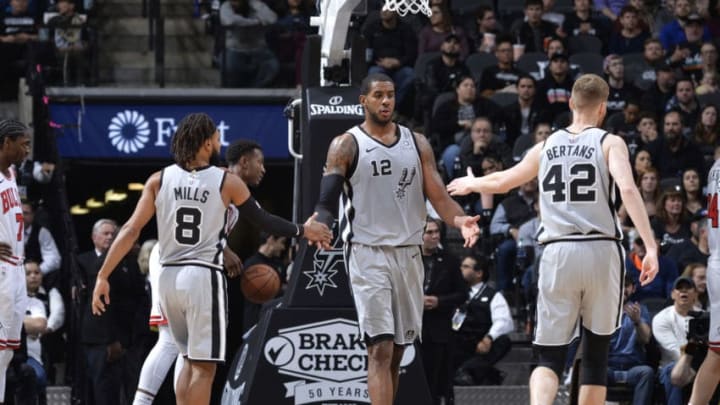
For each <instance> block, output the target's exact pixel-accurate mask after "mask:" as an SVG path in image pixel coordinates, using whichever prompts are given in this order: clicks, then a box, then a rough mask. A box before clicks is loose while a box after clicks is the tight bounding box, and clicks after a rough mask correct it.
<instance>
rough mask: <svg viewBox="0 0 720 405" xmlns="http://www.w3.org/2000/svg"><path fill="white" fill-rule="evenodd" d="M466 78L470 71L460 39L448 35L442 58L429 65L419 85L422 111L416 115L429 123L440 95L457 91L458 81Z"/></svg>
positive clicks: (442, 49)
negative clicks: (462, 51)
mask: <svg viewBox="0 0 720 405" xmlns="http://www.w3.org/2000/svg"><path fill="white" fill-rule="evenodd" d="M465 76H470V70H469V69H468V68H467V66H466V65H465V63H463V61H462V59H461V55H460V38H459V37H458V36H457V35H455V34H448V35H447V37H445V41H443V43H442V45H441V46H440V57H439V58H435V59H433V60H432V61H430V62H429V63H428V66H427V69H425V77H424V78H422V79H423V80H419V81H418V83H417V84H418V87H417V90H418V91H417V94H416V97H417V99H418V103H417V106H418V107H419V109H420V110H419V111H416V114H422V117H423V121H425V120H426V119H427V121H425V122H429V120H430V113H431V111H432V106H433V102H434V101H435V98H436V97H437V96H438V94H441V93H444V92H448V91H455V86H456V84H457V82H458V80H460V78H461V77H465ZM416 116H417V115H416Z"/></svg>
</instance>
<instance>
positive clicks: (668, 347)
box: [652, 277, 702, 405]
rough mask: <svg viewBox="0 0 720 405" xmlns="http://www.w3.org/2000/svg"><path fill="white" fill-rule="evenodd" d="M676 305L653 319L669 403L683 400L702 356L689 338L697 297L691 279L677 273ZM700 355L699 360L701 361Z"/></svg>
mask: <svg viewBox="0 0 720 405" xmlns="http://www.w3.org/2000/svg"><path fill="white" fill-rule="evenodd" d="M672 299H673V301H674V302H673V305H672V306H669V307H667V308H665V309H663V310H662V311H660V312H658V314H657V315H655V318H653V321H652V333H653V336H655V339H656V340H657V342H658V345H659V346H660V352H661V359H660V375H659V379H660V383H661V384H662V385H663V387H664V388H665V398H666V404H667V405H682V404H684V403H685V402H684V398H683V388H684V387H685V386H687V385H688V384H690V383H691V382H692V379H693V378H694V377H695V373H696V371H695V370H697V368H698V367H699V365H700V361H702V358H701V357H700V353H698V352H699V350H697V349H698V347H700V346H701V345H700V343H699V342H698V341H697V339H691V341H689V340H688V333H687V331H688V322H689V321H690V319H691V315H690V312H691V311H693V309H694V305H695V302H696V301H697V289H696V288H695V283H694V282H693V281H692V279H689V278H687V277H678V279H677V280H675V284H674V285H673V290H672ZM698 358H699V360H700V361H698Z"/></svg>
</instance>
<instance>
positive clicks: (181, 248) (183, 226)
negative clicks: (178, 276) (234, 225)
mask: <svg viewBox="0 0 720 405" xmlns="http://www.w3.org/2000/svg"><path fill="white" fill-rule="evenodd" d="M225 175H226V172H225V171H223V170H222V169H219V168H217V167H215V166H207V167H204V168H201V169H195V170H191V171H188V170H185V169H183V168H181V167H180V166H178V165H171V166H168V167H166V168H164V169H163V171H162V174H161V176H160V189H159V190H158V194H157V196H156V197H155V210H156V213H155V215H156V217H157V226H158V243H159V245H160V264H161V265H163V266H167V265H171V264H180V265H190V264H193V265H199V266H205V267H212V268H216V269H219V270H222V268H223V267H222V266H223V261H222V257H223V256H222V251H223V249H224V247H225V242H226V239H225V236H226V235H225V222H226V218H227V216H226V213H225V212H226V206H225V203H224V202H223V199H222V186H223V181H224V180H225Z"/></svg>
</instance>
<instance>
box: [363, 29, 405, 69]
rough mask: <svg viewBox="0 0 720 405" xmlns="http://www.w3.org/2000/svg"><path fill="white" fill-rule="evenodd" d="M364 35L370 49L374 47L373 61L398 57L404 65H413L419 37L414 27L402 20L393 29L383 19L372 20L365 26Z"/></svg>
mask: <svg viewBox="0 0 720 405" xmlns="http://www.w3.org/2000/svg"><path fill="white" fill-rule="evenodd" d="M363 36H364V37H365V39H366V40H367V44H368V46H367V47H368V49H372V52H373V62H374V61H375V60H377V59H380V58H397V59H399V60H400V63H401V64H402V65H403V66H413V65H414V64H415V58H416V57H417V37H416V36H415V33H414V32H413V30H412V28H410V26H409V25H408V24H405V23H403V22H402V21H399V20H398V22H397V25H396V26H395V28H393V29H387V28H385V27H384V26H383V25H382V21H380V20H377V21H372V22H370V23H368V24H367V25H366V26H365V29H364V30H363Z"/></svg>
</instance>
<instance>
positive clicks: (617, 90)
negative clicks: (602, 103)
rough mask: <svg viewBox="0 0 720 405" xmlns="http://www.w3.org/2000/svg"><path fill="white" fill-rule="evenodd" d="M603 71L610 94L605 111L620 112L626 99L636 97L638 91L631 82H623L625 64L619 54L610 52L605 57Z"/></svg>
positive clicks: (609, 113)
mask: <svg viewBox="0 0 720 405" xmlns="http://www.w3.org/2000/svg"><path fill="white" fill-rule="evenodd" d="M603 71H604V72H605V75H606V76H607V82H608V86H609V87H610V94H609V95H608V100H607V113H608V116H610V115H611V114H612V113H619V112H622V111H623V109H624V108H625V104H626V103H627V100H628V99H634V98H636V97H637V95H638V93H639V91H638V89H636V88H635V86H633V85H632V83H626V82H625V65H624V64H623V60H622V57H620V55H616V54H611V55H608V56H606V57H605V60H604V62H603Z"/></svg>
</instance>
